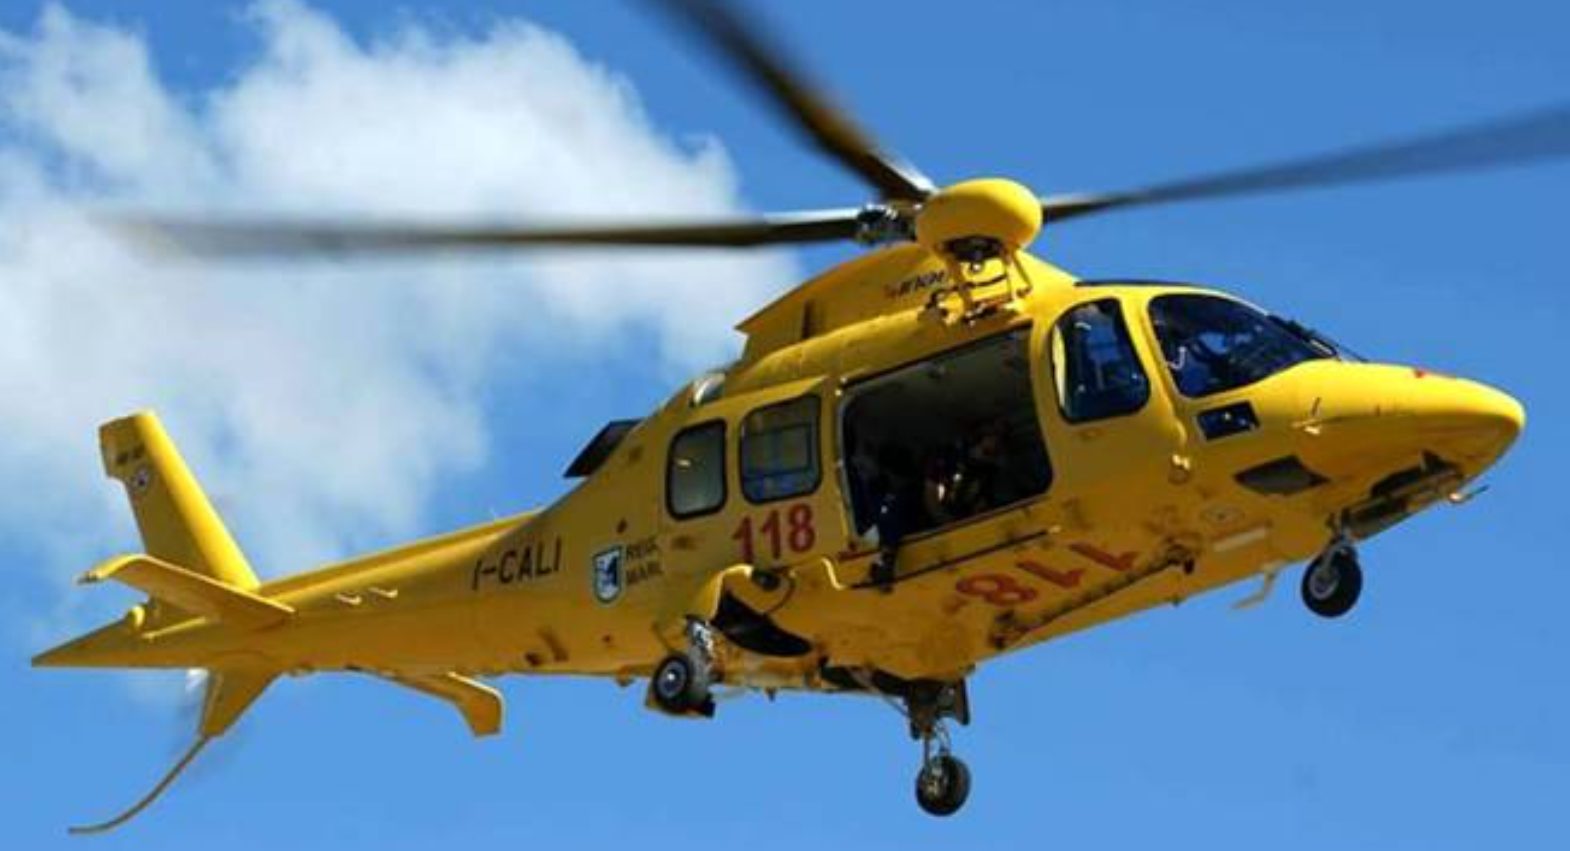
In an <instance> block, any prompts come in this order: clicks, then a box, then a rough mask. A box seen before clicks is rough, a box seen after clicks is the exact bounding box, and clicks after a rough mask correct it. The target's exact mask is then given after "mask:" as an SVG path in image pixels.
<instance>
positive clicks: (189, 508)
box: [98, 411, 257, 590]
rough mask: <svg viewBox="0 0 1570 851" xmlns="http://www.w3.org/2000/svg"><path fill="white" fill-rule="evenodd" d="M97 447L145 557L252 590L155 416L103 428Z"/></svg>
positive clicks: (240, 559)
mask: <svg viewBox="0 0 1570 851" xmlns="http://www.w3.org/2000/svg"><path fill="white" fill-rule="evenodd" d="M98 443H99V446H100V448H101V449H102V450H103V456H104V472H106V473H108V474H109V477H110V478H113V479H119V480H120V481H121V482H124V483H125V490H126V495H127V496H129V497H130V500H131V511H132V513H134V514H135V515H136V526H137V528H138V529H139V530H140V531H141V533H142V544H143V545H144V546H145V547H146V549H147V554H148V555H150V556H153V557H154V558H157V559H160V560H162V561H165V562H168V563H170V564H177V565H180V566H182V567H184V568H186V569H188V570H191V571H194V572H196V573H201V574H205V575H207V576H210V577H212V578H213V579H216V580H218V581H219V582H223V583H226V584H229V585H233V586H235V587H237V588H242V589H245V590H250V589H253V588H255V587H256V585H257V582H256V574H255V573H252V572H251V566H250V564H248V563H247V562H246V560H245V556H244V554H242V553H241V552H240V548H239V546H237V545H236V544H235V542H234V538H232V537H230V535H229V530H228V529H226V528H224V524H223V521H222V520H220V519H218V512H216V511H214V510H213V506H212V503H210V502H208V501H207V496H206V494H204V493H202V486H201V485H199V484H197V482H196V477H195V476H193V475H191V471H190V469H188V468H187V467H186V466H185V461H184V460H183V459H182V458H181V457H180V452H179V450H177V449H175V446H174V442H173V441H171V440H170V439H169V435H168V434H167V433H166V432H165V431H164V427H163V424H162V423H160V422H159V421H158V417H157V415H156V414H154V413H152V412H151V411H143V412H142V413H138V414H132V415H131V416H129V417H125V418H123V419H118V420H114V421H112V422H108V423H105V424H104V425H103V427H102V428H100V429H99V430H98Z"/></svg>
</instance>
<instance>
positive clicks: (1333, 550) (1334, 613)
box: [1301, 540, 1363, 618]
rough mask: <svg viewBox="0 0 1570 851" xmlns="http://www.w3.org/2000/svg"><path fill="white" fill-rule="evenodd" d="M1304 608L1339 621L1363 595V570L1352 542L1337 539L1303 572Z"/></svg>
mask: <svg viewBox="0 0 1570 851" xmlns="http://www.w3.org/2000/svg"><path fill="white" fill-rule="evenodd" d="M1301 590H1302V592H1303V605H1305V606H1307V607H1308V610H1309V611H1311V612H1313V613H1314V614H1316V615H1319V616H1320V617H1322V618H1339V617H1341V616H1342V615H1344V614H1346V613H1347V612H1350V611H1352V607H1353V606H1355V605H1357V598H1358V597H1359V595H1361V594H1362V593H1363V568H1362V566H1361V565H1359V564H1358V561H1357V550H1356V549H1354V548H1353V547H1352V543H1351V542H1350V541H1345V540H1338V541H1336V542H1335V543H1333V544H1331V545H1330V547H1329V548H1327V549H1326V550H1325V551H1324V552H1322V553H1320V554H1319V555H1318V556H1317V557H1315V558H1314V560H1313V561H1311V562H1309V563H1308V567H1307V568H1305V569H1304V570H1303V584H1302V589H1301Z"/></svg>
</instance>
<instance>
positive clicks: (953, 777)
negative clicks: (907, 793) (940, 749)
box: [916, 754, 970, 816]
mask: <svg viewBox="0 0 1570 851" xmlns="http://www.w3.org/2000/svg"><path fill="white" fill-rule="evenodd" d="M969 797H970V768H969V767H968V766H966V765H965V763H964V762H962V761H961V760H960V759H959V758H958V757H954V756H950V755H948V754H941V755H939V756H938V757H936V758H935V759H933V760H932V761H931V762H928V763H927V764H926V765H923V766H922V767H921V771H920V772H918V773H917V774H916V803H917V804H919V805H920V806H921V808H922V809H923V810H925V811H926V812H927V813H928V814H929V815H934V816H951V815H953V814H955V813H957V812H959V808H960V807H963V806H964V805H965V799H966V798H969Z"/></svg>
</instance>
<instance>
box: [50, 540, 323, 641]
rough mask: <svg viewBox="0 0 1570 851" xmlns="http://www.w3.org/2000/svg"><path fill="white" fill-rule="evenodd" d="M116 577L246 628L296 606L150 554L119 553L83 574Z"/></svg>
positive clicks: (94, 578)
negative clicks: (122, 554)
mask: <svg viewBox="0 0 1570 851" xmlns="http://www.w3.org/2000/svg"><path fill="white" fill-rule="evenodd" d="M105 579H114V580H117V581H119V582H124V583H125V584H127V585H129V586H131V587H133V588H137V589H140V590H142V591H145V592H147V593H148V594H149V595H151V596H152V597H153V598H154V599H157V600H163V601H165V602H167V603H169V604H170V605H172V606H176V607H178V608H180V609H183V610H185V611H187V612H191V613H193V614H196V615H201V616H202V617H205V618H208V619H210V620H215V621H221V622H223V623H227V624H233V625H234V626H238V627H242V628H246V629H258V628H261V627H264V626H272V625H274V624H277V623H282V622H283V621H285V620H287V619H288V618H289V616H290V615H292V614H294V609H291V608H290V607H288V606H286V605H284V604H283V603H279V602H277V601H275V600H269V599H267V598H266V597H262V596H258V595H256V594H253V593H251V592H250V591H245V590H242V589H240V588H236V587H234V586H233V585H228V584H225V583H223V582H220V581H218V580H216V579H212V578H210V577H207V576H204V575H202V574H200V573H195V572H193V571H190V570H186V569H185V568H183V567H179V566H177V565H173V564H170V563H168V562H166V561H160V560H158V559H156V558H153V557H152V556H148V555H124V556H116V557H114V558H112V559H109V560H108V561H106V562H104V563H103V564H100V565H99V566H97V567H95V568H93V569H92V570H89V571H88V572H87V573H84V574H82V577H81V578H80V579H79V580H77V581H79V582H81V583H83V584H90V583H94V582H102V581H104V580H105Z"/></svg>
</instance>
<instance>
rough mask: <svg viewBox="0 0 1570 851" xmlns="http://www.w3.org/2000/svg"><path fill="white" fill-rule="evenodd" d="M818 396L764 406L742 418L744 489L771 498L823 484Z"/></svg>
mask: <svg viewBox="0 0 1570 851" xmlns="http://www.w3.org/2000/svg"><path fill="white" fill-rule="evenodd" d="M821 478H822V470H821V468H820V466H819V464H818V397H817V396H803V397H801V398H800V399H793V400H791V401H789V402H781V403H780V404H777V405H770V406H768V407H766V408H759V409H758V410H756V411H753V412H752V413H750V414H748V415H747V418H746V419H745V420H743V421H742V424H741V491H742V493H743V494H744V495H746V497H747V500H748V501H749V502H770V501H772V500H776V499H786V498H788V497H793V496H800V495H802V494H807V493H812V492H813V491H815V490H817V489H818V481H819V480H820V479H821Z"/></svg>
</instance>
